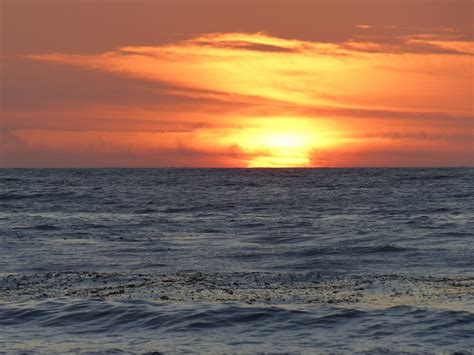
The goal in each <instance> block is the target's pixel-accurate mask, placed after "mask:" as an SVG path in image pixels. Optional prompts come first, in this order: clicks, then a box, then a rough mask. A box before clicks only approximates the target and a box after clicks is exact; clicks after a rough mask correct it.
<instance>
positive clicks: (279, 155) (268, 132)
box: [223, 117, 330, 168]
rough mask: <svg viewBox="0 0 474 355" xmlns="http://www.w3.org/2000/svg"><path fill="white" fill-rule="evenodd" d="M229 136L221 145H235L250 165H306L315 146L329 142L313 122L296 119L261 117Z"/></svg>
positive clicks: (250, 166)
mask: <svg viewBox="0 0 474 355" xmlns="http://www.w3.org/2000/svg"><path fill="white" fill-rule="evenodd" d="M255 122H259V124H258V125H257V124H254V125H253V126H252V127H250V128H244V129H242V130H241V131H239V132H237V133H235V134H233V135H228V136H227V137H226V138H225V139H224V142H223V143H224V144H236V145H238V146H239V147H240V148H241V149H242V151H243V152H245V153H246V154H248V156H249V157H250V158H249V159H248V161H247V164H246V165H247V167H249V168H277V167H309V166H311V165H312V164H311V158H312V153H313V151H314V150H315V149H317V148H320V147H322V146H326V145H328V144H329V143H330V140H329V138H328V137H327V136H325V135H323V134H322V130H321V128H318V127H317V126H316V125H315V124H314V123H313V122H312V121H310V120H304V119H299V118H294V117H292V118H273V119H267V120H260V121H257V120H255Z"/></svg>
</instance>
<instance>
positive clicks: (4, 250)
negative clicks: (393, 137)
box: [0, 169, 474, 353]
mask: <svg viewBox="0 0 474 355" xmlns="http://www.w3.org/2000/svg"><path fill="white" fill-rule="evenodd" d="M473 173H474V169H143V170H141V169H104V170H100V169H95V170H88V169H78V170H9V169H3V170H0V250H1V258H0V330H1V331H0V349H2V350H3V349H5V350H6V351H8V350H11V351H14V350H31V351H40V352H47V353H51V352H66V351H73V352H75V351H76V352H81V351H84V352H95V351H96V352H100V351H111V352H120V351H124V352H139V353H141V352H152V351H164V352H166V351H174V350H177V351H190V352H193V351H198V352H209V351H210V352H228V351H231V352H232V351H250V352H254V351H290V352H291V351H294V352H308V353H312V352H314V351H316V350H317V351H319V352H347V353H351V352H362V353H380V352H383V351H386V352H394V351H405V352H412V353H420V352H448V353H449V352H454V351H461V352H462V351H464V352H469V351H470V349H471V348H474V340H473V336H472V334H474V312H473V310H474V243H473V240H474V235H473V231H474V203H473V202H474V201H473V198H472V193H471V190H472V185H473V181H474V179H473V176H474V175H473ZM0 351H1V350H0Z"/></svg>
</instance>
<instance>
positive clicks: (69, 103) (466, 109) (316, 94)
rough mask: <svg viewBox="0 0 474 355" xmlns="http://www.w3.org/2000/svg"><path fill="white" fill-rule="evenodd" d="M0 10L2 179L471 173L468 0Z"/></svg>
mask: <svg viewBox="0 0 474 355" xmlns="http://www.w3.org/2000/svg"><path fill="white" fill-rule="evenodd" d="M0 4H1V5H0V6H1V7H0V11H1V22H2V25H1V57H0V58H1V68H0V75H1V77H0V79H1V95H2V96H1V100H2V101H1V111H0V119H1V121H0V166H1V167H359V166H367V167H370V166H474V114H473V100H474V99H473V95H474V91H473V81H474V76H473V54H474V45H473V31H474V27H473V23H474V21H473V6H474V5H473V3H472V2H471V1H458V0H449V1H448V0H446V1H434V0H433V1H421V0H412V1H408V0H406V1H403V0H399V1H391V0H386V1H384V0H379V1H375V0H373V1H364V0H361V1H356V0H353V1H348V0H346V1H339V0H332V1H329V0H326V1H323V0H314V1H309V0H308V1H298V0H280V1H277V0H273V1H266V0H261V1H257V0H255V1H250V0H229V1H225V0H221V1H217V0H214V1H211V0H194V1H193V0H187V1H184V0H156V1H152V0H148V1H145V0H133V1H132V0H116V1H114V0H82V1H77V0H68V1H66V0H64V1H59V0H56V1H52V0H0Z"/></svg>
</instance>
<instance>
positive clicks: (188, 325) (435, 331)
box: [0, 298, 474, 351]
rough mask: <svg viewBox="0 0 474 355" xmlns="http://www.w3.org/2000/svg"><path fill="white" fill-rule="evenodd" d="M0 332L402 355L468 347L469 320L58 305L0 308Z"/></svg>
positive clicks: (402, 313) (447, 315) (427, 314)
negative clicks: (390, 350)
mask: <svg viewBox="0 0 474 355" xmlns="http://www.w3.org/2000/svg"><path fill="white" fill-rule="evenodd" d="M0 326H2V327H9V328H12V327H13V328H15V329H23V331H24V332H26V333H28V331H30V330H31V329H41V330H42V331H43V332H44V334H48V333H51V332H53V331H52V329H54V332H53V333H55V334H57V332H61V333H64V334H66V335H67V334H69V335H82V336H84V335H93V336H94V337H98V336H102V337H104V339H109V341H110V337H112V336H116V337H120V336H123V337H126V336H127V334H131V333H139V334H140V337H141V338H146V337H147V336H148V337H157V336H158V337H160V339H162V338H167V337H173V336H180V337H199V338H200V339H202V338H205V339H206V344H207V345H208V346H210V345H212V344H213V342H217V341H221V342H223V343H224V344H225V343H226V342H227V345H231V344H232V341H233V340H235V339H233V337H234V338H235V337H236V336H237V338H238V339H239V342H240V345H242V344H245V343H246V342H252V341H255V340H258V341H259V342H260V343H262V342H263V344H265V343H266V344H267V345H268V344H272V345H278V343H280V345H281V346H286V347H287V349H292V348H293V349H298V348H299V347H303V348H306V349H309V348H313V349H314V348H317V347H321V346H323V347H327V348H335V349H351V350H354V351H356V350H360V348H358V347H359V346H361V344H362V343H364V344H365V345H364V346H367V345H369V348H372V349H373V348H377V347H378V346H380V345H384V346H387V345H391V344H392V345H393V344H396V345H397V347H398V348H400V347H402V348H403V347H406V348H408V349H409V348H410V347H412V346H413V345H414V344H416V346H415V349H418V350H419V349H430V348H431V347H432V346H434V347H435V349H437V350H439V349H468V348H469V347H470V346H472V345H474V344H473V339H472V337H471V332H470V331H471V330H472V327H473V326H474V314H473V313H470V312H466V311H452V310H438V309H424V308H418V307H412V306H397V307H391V308H386V309H376V310H360V309H351V308H337V307H327V306H292V307H291V306H285V307H283V306H265V307H262V306H258V307H254V306H252V307H250V306H243V305H241V304H236V303H224V304H218V305H216V304H202V303H193V304H189V303H184V304H171V303H154V302H147V301H142V300H129V301H121V302H106V301H102V300H98V299H88V300H73V299H67V298H65V299H56V300H48V301H35V302H24V303H9V304H0ZM4 329H5V328H4ZM48 329H50V330H48ZM354 339H357V341H355V340H354ZM201 344H202V343H201ZM366 349H367V348H365V350H366ZM412 350H413V349H412Z"/></svg>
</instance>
